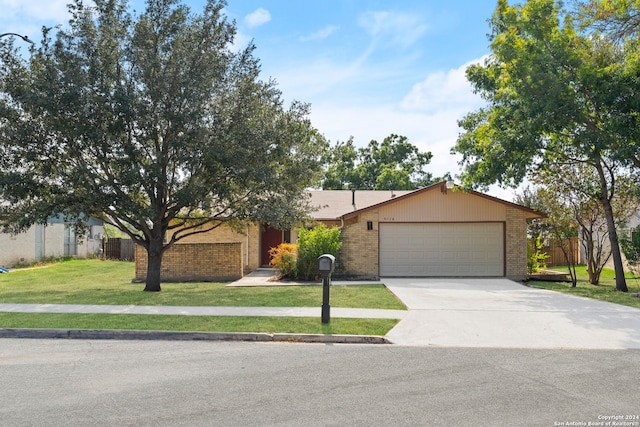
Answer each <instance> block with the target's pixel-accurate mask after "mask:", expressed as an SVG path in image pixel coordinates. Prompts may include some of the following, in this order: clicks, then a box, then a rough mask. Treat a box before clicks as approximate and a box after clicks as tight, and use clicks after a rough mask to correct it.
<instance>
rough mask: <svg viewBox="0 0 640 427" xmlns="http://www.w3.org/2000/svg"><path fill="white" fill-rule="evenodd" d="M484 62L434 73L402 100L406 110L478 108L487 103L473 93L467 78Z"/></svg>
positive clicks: (468, 109)
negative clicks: (469, 69)
mask: <svg viewBox="0 0 640 427" xmlns="http://www.w3.org/2000/svg"><path fill="white" fill-rule="evenodd" d="M483 62H484V58H481V59H478V60H474V61H470V62H468V63H466V64H464V65H462V66H461V67H459V68H456V69H454V70H448V71H437V72H435V73H433V74H430V75H429V76H427V78H426V79H425V80H423V81H422V82H420V83H417V84H416V85H414V86H413V88H412V89H411V92H409V94H407V96H405V98H404V99H403V100H402V108H404V109H405V110H407V111H422V112H434V111H442V110H456V111H457V110H462V111H465V110H466V111H471V110H474V109H477V108H478V107H480V106H481V105H482V104H483V101H482V98H481V97H480V96H479V95H476V94H474V93H473V90H472V87H471V84H470V83H469V82H468V80H467V77H466V70H467V68H468V67H469V66H470V65H472V64H477V63H483Z"/></svg>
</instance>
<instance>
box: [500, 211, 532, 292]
mask: <svg viewBox="0 0 640 427" xmlns="http://www.w3.org/2000/svg"><path fill="white" fill-rule="evenodd" d="M506 213H507V222H506V233H505V234H506V236H505V237H506V238H505V245H506V247H505V263H506V270H507V271H506V276H507V277H508V278H509V279H512V280H524V279H526V278H527V221H526V219H525V216H524V212H523V211H521V210H519V209H516V208H513V207H511V206H508V207H507V212H506Z"/></svg>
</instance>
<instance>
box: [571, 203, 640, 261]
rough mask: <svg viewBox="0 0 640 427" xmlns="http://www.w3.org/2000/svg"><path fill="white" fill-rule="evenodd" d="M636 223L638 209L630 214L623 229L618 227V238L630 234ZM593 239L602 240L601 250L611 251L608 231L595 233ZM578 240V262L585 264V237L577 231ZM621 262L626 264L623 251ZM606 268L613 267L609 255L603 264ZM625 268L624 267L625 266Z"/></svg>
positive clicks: (611, 258) (639, 214) (638, 223)
mask: <svg viewBox="0 0 640 427" xmlns="http://www.w3.org/2000/svg"><path fill="white" fill-rule="evenodd" d="M638 225H640V211H638V212H635V213H634V214H633V215H631V217H630V218H629V219H628V221H627V224H626V227H625V228H623V229H618V239H620V238H622V237H623V236H625V235H628V234H630V233H631V232H632V231H633V230H634V229H635V228H636V227H637V226H638ZM603 228H605V229H606V225H603ZM595 239H599V240H600V241H601V242H602V246H603V250H604V251H605V252H610V251H611V244H610V243H609V236H608V233H607V232H606V230H605V231H602V232H600V233H596V235H595V236H594V240H595ZM579 242H580V245H579V247H580V264H586V263H587V255H586V251H585V250H584V247H585V246H586V243H585V239H584V236H583V235H582V233H579ZM622 262H623V263H624V264H625V266H626V264H627V259H626V257H625V256H624V253H622ZM604 266H605V267H606V268H611V269H613V268H615V267H614V265H613V257H609V260H608V261H607V262H606V264H605V265H604ZM625 268H626V267H625Z"/></svg>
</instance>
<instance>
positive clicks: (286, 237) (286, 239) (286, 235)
mask: <svg viewBox="0 0 640 427" xmlns="http://www.w3.org/2000/svg"><path fill="white" fill-rule="evenodd" d="M282 241H283V242H284V243H291V230H284V234H283V236H282Z"/></svg>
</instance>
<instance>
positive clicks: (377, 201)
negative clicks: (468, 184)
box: [310, 181, 546, 220]
mask: <svg viewBox="0 0 640 427" xmlns="http://www.w3.org/2000/svg"><path fill="white" fill-rule="evenodd" d="M445 186H446V182H444V181H442V182H438V183H435V184H432V185H430V186H427V187H423V188H419V189H417V190H392V191H389V190H383V191H379V190H320V191H311V192H310V193H311V206H312V207H313V208H315V209H317V210H315V211H314V212H312V213H311V216H312V217H313V218H314V219H316V220H339V219H345V218H348V217H352V216H354V215H358V214H360V213H362V212H365V211H367V210H369V209H373V208H378V207H380V206H384V205H387V204H391V203H395V202H397V201H399V200H404V199H407V198H409V197H413V196H416V195H418V194H421V193H424V192H428V191H447V190H446V187H445ZM449 191H464V192H466V193H468V194H471V195H473V196H477V197H482V198H485V199H488V200H490V201H493V202H496V203H500V204H504V205H507V206H511V207H514V208H516V209H519V210H521V211H523V212H525V217H526V219H535V218H545V217H546V215H545V214H543V213H542V212H538V211H536V210H533V209H529V208H527V207H525V206H522V205H518V204H516V203H512V202H508V201H506V200H502V199H499V198H497V197H493V196H489V195H487V194H483V193H479V192H477V191H472V190H471V191H465V190H463V189H462V188H461V187H458V186H455V189H454V190H449ZM354 201H355V203H353V202H354Z"/></svg>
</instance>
